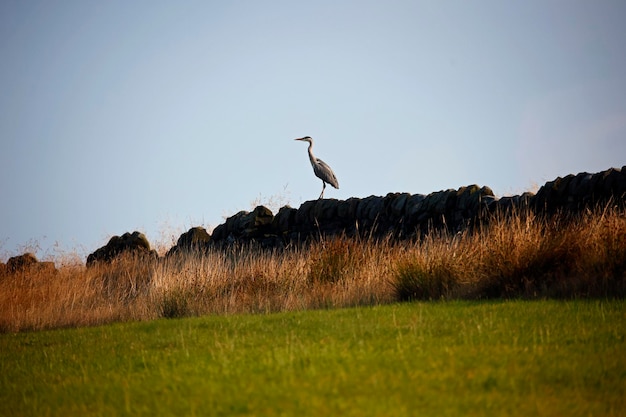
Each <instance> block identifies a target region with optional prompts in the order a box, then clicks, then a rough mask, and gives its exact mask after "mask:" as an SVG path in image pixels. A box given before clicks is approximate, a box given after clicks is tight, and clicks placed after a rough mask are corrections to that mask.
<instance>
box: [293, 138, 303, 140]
mask: <svg viewBox="0 0 626 417" xmlns="http://www.w3.org/2000/svg"><path fill="white" fill-rule="evenodd" d="M294 140H302V138H296V139H294Z"/></svg>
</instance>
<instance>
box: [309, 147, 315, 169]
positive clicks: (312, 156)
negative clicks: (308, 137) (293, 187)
mask: <svg viewBox="0 0 626 417" xmlns="http://www.w3.org/2000/svg"><path fill="white" fill-rule="evenodd" d="M312 149H313V144H312V143H310V142H309V160H310V161H311V165H313V166H315V162H316V158H315V155H313V150H312Z"/></svg>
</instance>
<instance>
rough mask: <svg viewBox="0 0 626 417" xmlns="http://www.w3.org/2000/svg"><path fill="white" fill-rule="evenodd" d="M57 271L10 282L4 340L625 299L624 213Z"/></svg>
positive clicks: (0, 321)
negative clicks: (159, 323)
mask: <svg viewBox="0 0 626 417" xmlns="http://www.w3.org/2000/svg"><path fill="white" fill-rule="evenodd" d="M57 265H61V266H60V267H58V270H56V272H54V273H51V272H50V269H45V268H32V269H29V270H25V271H22V272H19V273H16V274H10V275H7V274H6V272H5V274H4V275H3V276H0V331H3V332H16V331H25V330H39V329H47V328H56V327H68V326H88V325H97V324H102V323H110V322H115V321H127V320H151V319H155V318H159V317H166V318H174V317H184V316H193V315H205V314H235V313H266V312H276V311H294V310H305V309H318V308H339V307H348V306H355V305H372V304H381V303H390V302H395V301H403V300H414V299H420V300H440V299H444V300H449V299H480V298H518V297H524V298H537V297H539V298H543V297H559V298H563V297H566V298H569V297H624V295H626V213H625V211H624V209H619V208H616V207H605V208H602V209H598V210H592V211H587V212H585V213H582V214H580V215H577V216H576V217H575V218H565V217H563V216H555V217H550V218H543V217H541V216H537V215H536V214H534V213H532V212H530V211H525V212H515V213H513V214H507V215H503V214H496V215H494V216H493V217H492V218H490V219H489V220H488V221H487V222H485V223H484V224H483V225H480V226H478V227H476V228H474V230H471V231H470V230H466V231H463V232H460V233H457V234H451V233H446V232H436V231H433V232H431V233H430V234H429V235H427V236H425V237H423V238H422V239H420V240H418V241H416V242H407V241H403V242H394V241H393V240H391V239H387V240H373V239H352V238H347V237H345V236H339V237H334V238H324V239H321V240H320V241H317V242H313V243H311V244H310V245H308V246H302V247H296V248H288V249H284V250H276V251H268V250H261V249H259V248H256V247H254V246H248V247H243V248H237V249H232V250H217V249H215V250H211V251H209V252H208V253H199V252H191V253H188V254H184V253H179V254H177V255H175V256H171V257H168V258H161V259H159V260H156V259H153V258H147V257H138V256H133V255H127V256H121V257H119V258H117V259H116V260H115V261H114V262H111V263H105V264H102V263H101V264H97V265H95V266H93V267H90V268H86V267H84V266H82V265H78V264H76V262H64V260H62V259H61V260H57Z"/></svg>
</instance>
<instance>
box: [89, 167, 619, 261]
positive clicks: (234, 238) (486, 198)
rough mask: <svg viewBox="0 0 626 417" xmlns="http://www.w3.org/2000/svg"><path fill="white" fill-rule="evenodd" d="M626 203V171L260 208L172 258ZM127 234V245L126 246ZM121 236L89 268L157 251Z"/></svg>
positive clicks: (184, 238)
mask: <svg viewBox="0 0 626 417" xmlns="http://www.w3.org/2000/svg"><path fill="white" fill-rule="evenodd" d="M625 199H626V166H625V167H623V168H621V169H619V168H618V169H615V168H611V169H609V170H607V171H603V172H599V173H595V174H589V173H586V172H583V173H580V174H578V175H568V176H566V177H563V178H560V177H559V178H557V179H555V180H554V181H550V182H548V183H546V184H545V185H544V186H542V187H541V188H540V189H539V190H538V191H537V193H536V194H533V193H529V192H527V193H524V194H522V195H517V196H511V197H501V198H496V197H495V195H494V194H493V191H492V190H491V189H490V188H489V187H481V186H478V185H469V186H466V187H461V188H459V189H457V190H455V189H449V190H444V191H437V192H433V193H431V194H428V195H422V194H413V195H412V194H408V193H390V194H387V195H386V196H384V197H379V196H370V197H366V198H361V199H359V198H349V199H347V200H335V199H324V200H313V201H307V202H305V203H303V204H302V205H301V206H300V208H298V209H295V208H292V207H289V206H285V207H282V208H281V209H280V210H279V211H278V213H277V214H276V215H274V214H273V213H272V212H271V211H270V210H269V209H267V208H266V207H263V206H259V207H257V208H255V209H254V210H253V211H252V212H247V211H240V212H239V213H237V214H235V215H234V216H232V217H229V218H228V219H226V222H225V223H223V224H221V225H219V226H217V227H216V228H215V230H214V231H213V234H212V235H209V234H208V233H207V232H206V230H204V229H203V228H199V227H198V228H192V229H191V230H189V231H188V232H186V233H184V234H183V235H181V237H180V238H179V240H178V243H177V245H176V246H174V247H173V248H172V249H171V250H170V251H169V252H168V254H172V253H176V252H178V251H181V250H190V249H194V250H198V249H207V248H209V247H227V246H230V245H233V244H242V243H243V244H245V243H248V242H256V243H258V244H260V245H261V246H262V247H267V248H279V247H284V246H285V245H289V244H297V243H302V242H306V241H307V240H309V239H315V238H318V237H319V236H322V235H338V234H345V235H348V236H355V235H359V236H373V237H382V236H388V235H391V236H394V237H395V238H398V239H404V238H413V237H415V236H418V235H419V234H425V233H428V232H429V231H430V230H432V229H433V228H434V229H437V228H444V227H445V228H447V229H448V230H451V231H458V230H461V229H463V228H466V227H471V226H472V225H473V224H474V223H475V222H476V221H477V220H480V219H486V218H487V216H486V215H487V214H489V213H494V212H496V211H498V210H499V211H505V212H506V211H509V210H512V209H529V210H534V211H536V212H538V213H545V214H547V215H551V214H554V213H557V212H566V213H576V212H578V211H580V210H584V209H586V208H590V207H594V206H595V205H601V204H607V203H611V204H616V205H620V206H624V202H625ZM135 233H138V232H135ZM135 233H133V235H131V236H135ZM127 235H129V234H128V233H127V234H125V235H124V236H127ZM124 236H122V238H121V239H122V242H125V241H124ZM141 236H143V235H141ZM116 238H117V239H120V238H119V237H114V238H112V239H111V241H110V242H109V243H108V244H107V246H105V247H103V248H100V249H98V250H97V251H96V252H94V253H93V254H91V255H89V259H88V261H87V262H88V264H89V263H90V262H93V260H96V259H110V258H111V257H113V256H115V255H116V254H118V253H120V252H121V251H124V250H128V248H133V247H138V248H139V249H145V250H147V251H149V250H150V245H149V244H148V242H147V240H146V239H145V236H143V238H138V240H139V242H138V243H137V244H133V245H131V244H128V243H122V242H112V241H114V239H116ZM135 240H137V238H135ZM135 240H132V241H133V242H134V241H135ZM109 246H111V247H110V248H109ZM107 248H108V249H107ZM90 260H91V261H90Z"/></svg>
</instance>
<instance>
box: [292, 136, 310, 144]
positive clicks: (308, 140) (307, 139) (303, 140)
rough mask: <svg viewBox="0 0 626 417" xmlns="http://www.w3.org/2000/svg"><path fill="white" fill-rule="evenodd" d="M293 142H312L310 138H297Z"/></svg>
mask: <svg viewBox="0 0 626 417" xmlns="http://www.w3.org/2000/svg"><path fill="white" fill-rule="evenodd" d="M294 140H301V141H302V142H309V143H311V142H313V138H311V136H305V137H303V138H297V139H294Z"/></svg>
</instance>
